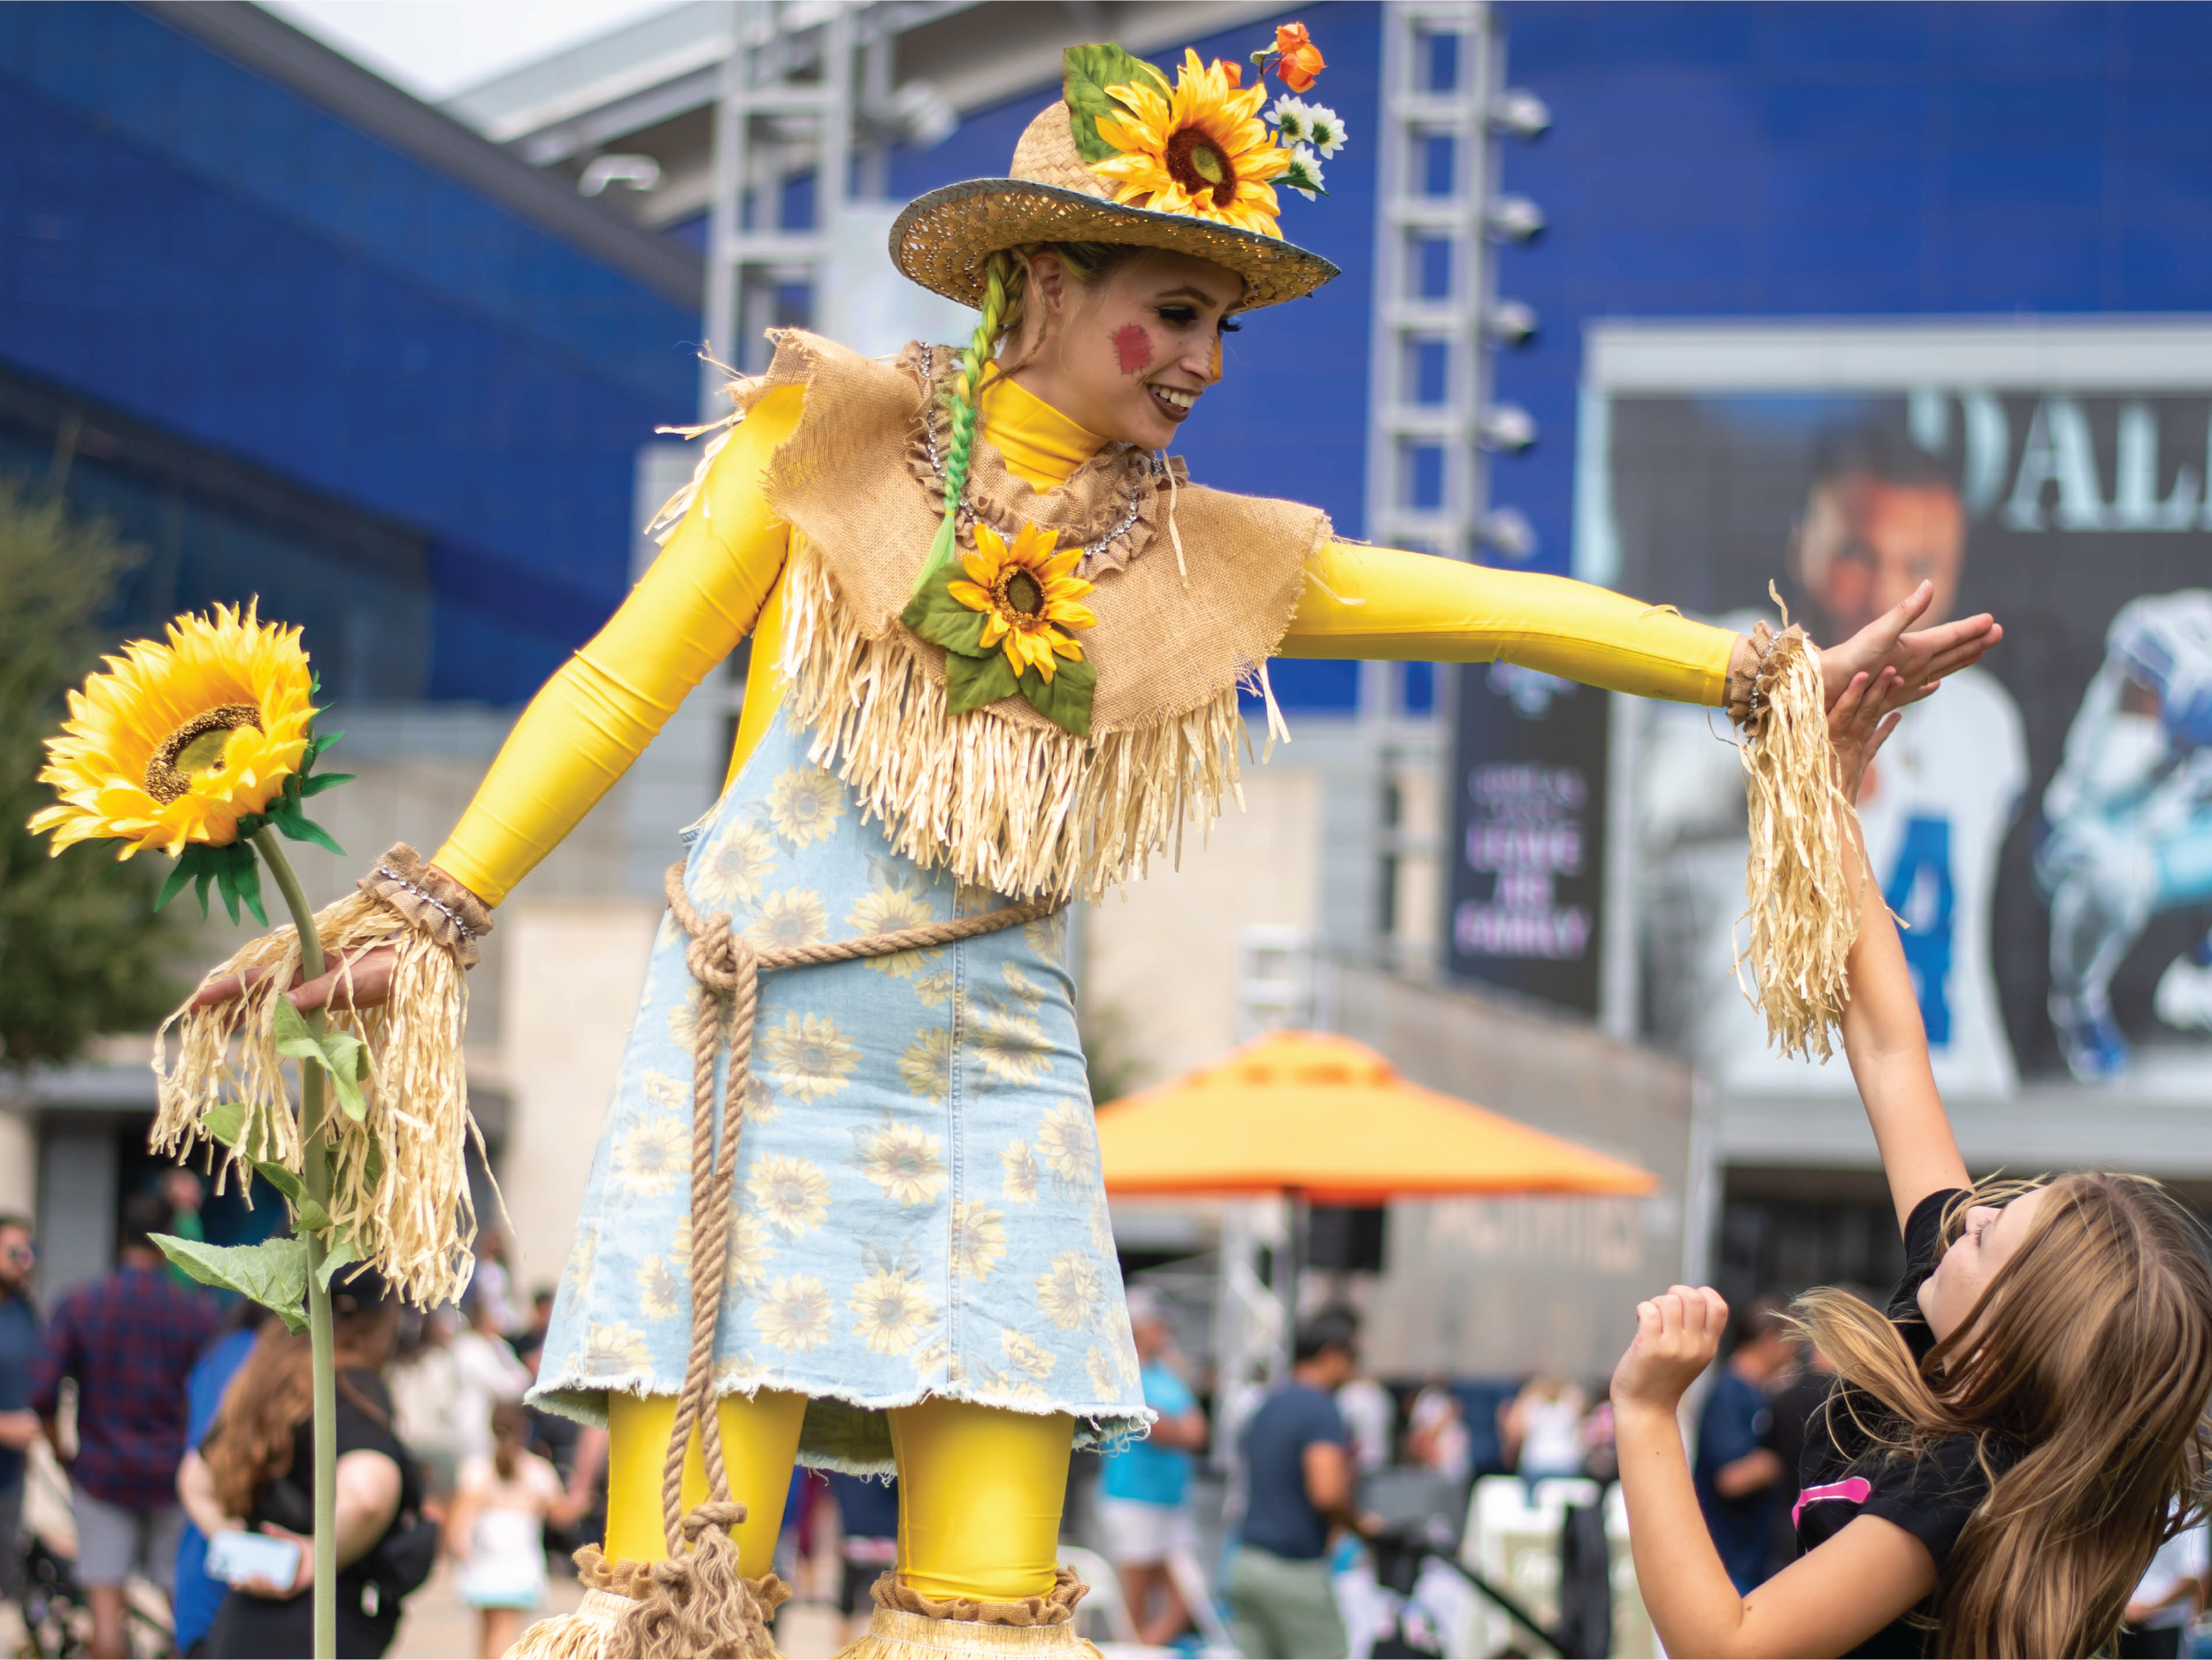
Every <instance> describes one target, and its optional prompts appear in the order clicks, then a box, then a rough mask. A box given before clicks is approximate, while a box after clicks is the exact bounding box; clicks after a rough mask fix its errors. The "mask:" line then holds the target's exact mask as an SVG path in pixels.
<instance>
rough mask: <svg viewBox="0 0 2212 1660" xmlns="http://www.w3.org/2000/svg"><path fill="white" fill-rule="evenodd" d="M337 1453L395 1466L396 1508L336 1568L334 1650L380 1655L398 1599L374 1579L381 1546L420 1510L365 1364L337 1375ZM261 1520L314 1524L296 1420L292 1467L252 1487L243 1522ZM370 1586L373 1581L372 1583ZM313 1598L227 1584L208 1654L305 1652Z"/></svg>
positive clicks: (306, 1424)
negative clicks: (365, 1545) (369, 1540)
mask: <svg viewBox="0 0 2212 1660" xmlns="http://www.w3.org/2000/svg"><path fill="white" fill-rule="evenodd" d="M335 1421H336V1425H337V1432H338V1456H340V1457H341V1458H342V1457H344V1456H346V1455H347V1454H348V1453H353V1452H377V1453H382V1454H383V1455H384V1456H386V1457H388V1458H389V1459H390V1460H392V1462H393V1463H395V1464H397V1465H398V1466H399V1510H398V1511H397V1512H396V1514H395V1515H394V1517H393V1518H392V1524H391V1526H389V1527H388V1528H386V1529H385V1532H384V1537H383V1538H382V1539H380V1540H379V1541H377V1543H376V1545H375V1546H374V1547H373V1548H372V1549H369V1550H368V1551H366V1552H365V1553H364V1554H363V1555H362V1556H359V1557H358V1558H357V1559H356V1560H355V1561H354V1562H353V1563H352V1564H350V1565H349V1566H348V1567H346V1568H344V1569H342V1570H341V1571H340V1572H339V1575H338V1652H339V1654H340V1655H341V1656H348V1655H379V1654H381V1653H382V1652H383V1651H384V1648H386V1646H388V1644H389V1643H390V1641H391V1639H392V1633H393V1632H394V1631H395V1629H396V1627H397V1625H398V1624H399V1598H398V1597H396V1596H394V1595H389V1594H388V1591H387V1590H386V1589H385V1588H384V1587H381V1586H380V1585H377V1584H376V1581H377V1580H378V1579H380V1571H382V1570H384V1569H385V1568H386V1565H387V1564H386V1563H385V1560H384V1554H383V1553H384V1549H385V1546H386V1545H387V1544H388V1543H389V1542H390V1541H391V1540H392V1537H393V1535H394V1534H395V1533H397V1532H399V1531H401V1530H402V1529H404V1528H406V1527H408V1526H411V1524H413V1522H414V1518H416V1517H417V1516H418V1514H419V1512H420V1510H421V1509H422V1476H421V1472H419V1470H418V1469H417V1468H416V1465H415V1460H414V1456H413V1455H412V1454H411V1453H410V1452H409V1451H408V1450H407V1449H406V1448H405V1447H404V1446H403V1445H402V1444H401V1441H400V1439H399V1437H398V1436H397V1435H396V1434H395V1433H393V1431H392V1403H391V1396H390V1395H388V1394H386V1393H385V1389H384V1380H383V1379H381V1378H380V1377H379V1376H378V1375H377V1374H376V1373H375V1372H372V1371H370V1370H368V1369H367V1368H365V1367H362V1368H353V1369H349V1370H348V1371H347V1372H345V1374H344V1375H343V1376H342V1377H341V1378H340V1379H339V1381H338V1410H337V1413H336V1418H335ZM264 1522H273V1523H274V1524H275V1525H276V1526H279V1527H282V1528H286V1529H288V1530H289V1531H290V1532H292V1533H299V1534H302V1535H303V1536H304V1535H311V1534H312V1533H314V1531H315V1428H314V1423H313V1420H311V1419H307V1420H303V1421H302V1422H301V1424H300V1426H299V1427H298V1428H297V1429H296V1430H294V1431H293V1432H292V1467H291V1469H289V1470H288V1471H287V1472H285V1473H284V1474H283V1475H280V1476H279V1477H277V1478H276V1479H273V1480H269V1481H264V1482H263V1483H262V1484H261V1485H260V1486H259V1487H256V1488H255V1489H254V1495H253V1508H252V1509H251V1510H250V1511H249V1512H248V1513H247V1517H246V1525H247V1526H249V1527H254V1528H258V1527H259V1526H261V1525H262V1524H263V1523H264ZM372 1587H374V1588H372ZM313 1614H314V1598H313V1597H311V1596H309V1595H305V1594H304V1593H303V1594H302V1595H298V1596H295V1597H290V1598H288V1599H286V1600H284V1601H281V1602H278V1601H273V1600H271V1599H268V1598H264V1597H258V1596H251V1595H248V1594H247V1593H245V1592H243V1591H233V1592H232V1593H231V1594H230V1595H228V1596H227V1597H225V1598H224V1599H223V1605H222V1607H221V1608H220V1609H219V1610H217V1613H216V1622H215V1629H214V1631H213V1632H212V1633H210V1635H211V1640H212V1641H215V1642H217V1643H219V1645H220V1646H219V1647H216V1648H211V1650H210V1652H211V1653H216V1654H224V1655H233V1656H243V1657H247V1660H250V1657H251V1656H283V1655H303V1654H308V1653H311V1652H312V1649H311V1647H309V1646H308V1645H310V1644H311V1641H312V1638H313V1634H314V1625H313Z"/></svg>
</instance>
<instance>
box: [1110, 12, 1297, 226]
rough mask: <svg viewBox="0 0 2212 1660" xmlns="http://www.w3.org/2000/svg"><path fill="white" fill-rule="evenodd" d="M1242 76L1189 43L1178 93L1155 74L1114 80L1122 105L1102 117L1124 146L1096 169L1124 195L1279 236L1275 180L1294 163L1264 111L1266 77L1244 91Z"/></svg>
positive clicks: (1113, 94)
mask: <svg viewBox="0 0 2212 1660" xmlns="http://www.w3.org/2000/svg"><path fill="white" fill-rule="evenodd" d="M1240 78H1241V77H1240V73H1239V71H1238V69H1237V66H1236V65H1234V64H1225V63H1223V62H1222V61H1221V60H1220V59H1219V58H1216V59H1215V60H1214V62H1213V63H1212V64H1211V65H1206V64H1202V63H1200V62H1199V61H1198V54H1197V53H1196V52H1195V51H1194V50H1191V49H1189V48H1188V47H1186V48H1185V49H1184V51H1183V66H1182V69H1181V71H1180V72H1179V73H1178V75H1177V77H1176V82H1175V90H1174V91H1173V92H1172V93H1167V92H1166V91H1165V90H1164V83H1163V82H1162V81H1160V80H1159V78H1158V76H1157V73H1150V74H1147V75H1145V76H1142V77H1140V78H1139V79H1137V80H1134V81H1130V82H1128V83H1126V84H1125V85H1121V86H1114V87H1109V88H1106V94H1107V96H1109V97H1110V98H1112V99H1113V100H1114V102H1115V103H1116V104H1119V105H1120V106H1121V110H1120V112H1118V113H1116V114H1110V115H1102V116H1100V117H1099V118H1098V119H1097V130H1098V135H1099V137H1101V138H1102V139H1104V140H1105V141H1106V142H1108V143H1109V144H1111V145H1112V146H1113V147H1114V149H1115V150H1117V151H1118V152H1119V153H1118V154H1117V155H1114V156H1112V157H1110V158H1108V159H1106V160H1104V161H1098V162H1094V163H1092V164H1091V171H1092V172H1094V173H1097V174H1098V175H1099V176H1100V177H1102V178H1104V179H1109V180H1111V181H1113V183H1114V200H1115V201H1117V202H1127V203H1133V204H1136V205H1137V206H1139V207H1148V208H1151V209H1152V210H1153V211H1156V212H1160V213H1185V214H1188V215H1190V216H1191V217H1193V218H1194V219H1214V220H1217V221H1218V222H1219V223H1221V224H1224V225H1233V226H1236V227H1238V228H1239V229H1240V230H1248V231H1257V232H1259V233H1260V234H1262V235H1263V236H1280V235H1281V234H1283V233H1282V227H1281V226H1280V225H1279V223H1278V222H1277V219H1278V216H1279V214H1280V213H1281V211H1282V207H1281V204H1279V202H1277V200H1276V199H1275V191H1274V188H1273V187H1271V185H1270V184H1269V183H1268V182H1267V181H1269V180H1271V179H1276V178H1279V177H1281V176H1282V175H1283V174H1284V173H1287V172H1288V171H1289V170H1290V166H1291V159H1292V158H1291V153H1290V151H1289V150H1286V149H1284V148H1283V147H1282V146H1281V145H1280V144H1278V143H1277V142H1275V135H1274V134H1273V133H1271V132H1270V131H1269V130H1268V127H1267V123H1266V122H1264V121H1263V120H1262V119H1260V111H1261V108H1262V106H1263V105H1264V104H1266V103H1267V88H1266V86H1265V85H1264V84H1262V85H1260V86H1256V87H1253V88H1250V89H1249V90H1245V89H1242V88H1240V87H1239V85H1238V82H1239V81H1240Z"/></svg>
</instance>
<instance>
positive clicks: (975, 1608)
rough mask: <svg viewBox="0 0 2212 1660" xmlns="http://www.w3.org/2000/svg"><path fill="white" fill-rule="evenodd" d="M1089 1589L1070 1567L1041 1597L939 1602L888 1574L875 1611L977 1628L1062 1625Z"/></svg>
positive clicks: (878, 1592)
mask: <svg viewBox="0 0 2212 1660" xmlns="http://www.w3.org/2000/svg"><path fill="white" fill-rule="evenodd" d="M1090 1589H1091V1587H1089V1586H1087V1585H1086V1584H1084V1583H1083V1581H1082V1580H1080V1579H1077V1578H1076V1577H1075V1570H1074V1569H1072V1568H1066V1567H1063V1568H1059V1569H1056V1570H1055V1572H1054V1580H1053V1587H1052V1589H1051V1590H1049V1591H1048V1592H1046V1593H1045V1594H1044V1595H1042V1596H1025V1597H1023V1598H1022V1599H1021V1600H1020V1601H1018V1602H983V1601H981V1600H980V1599H979V1598H976V1597H972V1596H955V1597H947V1598H945V1599H944V1600H942V1601H940V1600H939V1599H938V1598H936V1597H933V1596H929V1595H925V1594H924V1593H922V1592H920V1591H917V1590H916V1589H915V1588H914V1587H912V1586H910V1585H901V1584H900V1583H899V1576H898V1575H897V1574H896V1573H887V1574H885V1575H884V1576H883V1577H882V1578H881V1579H878V1580H877V1581H876V1584H875V1592H874V1595H875V1601H876V1606H877V1607H878V1608H887V1609H890V1610H894V1611H895V1612H897V1613H902V1614H918V1615H920V1616H921V1617H922V1618H924V1619H956V1620H964V1621H967V1622H968V1623H970V1624H972V1625H1066V1624H1067V1623H1068V1621H1070V1620H1071V1619H1073V1618H1075V1605H1076V1604H1077V1603H1078V1602H1081V1601H1082V1600H1083V1599H1084V1598H1085V1597H1086V1596H1087V1595H1090Z"/></svg>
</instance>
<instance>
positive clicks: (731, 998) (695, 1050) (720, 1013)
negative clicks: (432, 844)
mask: <svg viewBox="0 0 2212 1660" xmlns="http://www.w3.org/2000/svg"><path fill="white" fill-rule="evenodd" d="M665 886H666V888H667V892H668V908H669V910H670V911H672V912H673V913H674V914H675V918H676V920H677V921H678V922H679V923H680V924H681V925H682V926H683V930H684V932H685V933H686V934H689V935H690V936H691V943H690V944H689V945H688V946H687V947H686V948H685V950H684V963H685V965H686V966H687V967H688V968H689V969H690V970H691V977H692V979H694V980H696V981H698V983H699V992H700V1009H699V1024H698V1027H697V1029H696V1031H695V1033H694V1034H693V1036H692V1040H691V1218H692V1233H691V1353H690V1355H689V1356H687V1358H686V1360H685V1362H684V1387H683V1393H682V1394H681V1395H679V1396H677V1399H676V1422H675V1425H674V1427H673V1428H672V1429H671V1431H670V1432H669V1436H668V1461H667V1463H666V1464H664V1466H663V1467H662V1471H661V1520H662V1525H663V1526H664V1529H665V1531H666V1533H667V1534H668V1549H669V1554H670V1556H672V1557H677V1556H681V1554H682V1552H683V1549H684V1541H685V1539H686V1538H687V1537H689V1538H691V1539H692V1540H693V1541H696V1540H697V1536H698V1533H699V1532H700V1530H701V1529H702V1528H703V1527H708V1526H714V1527H722V1528H725V1529H726V1528H729V1527H731V1526H735V1525H736V1524H737V1523H738V1522H740V1521H741V1520H743V1519H744V1515H745V1510H744V1507H743V1506H742V1505H741V1504H735V1503H733V1502H732V1501H731V1498H730V1479H729V1472H728V1470H727V1469H726V1467H725V1465H724V1463H723V1458H722V1425H721V1418H720V1415H719V1414H718V1413H717V1412H715V1411H713V1410H711V1408H712V1404H713V1402H712V1395H713V1384H714V1333H715V1328H716V1326H718V1324H719V1323H720V1320H721V1318H722V1283H723V1280H724V1279H725V1278H726V1276H725V1274H724V1273H723V1272H722V1271H721V1264H723V1262H724V1261H725V1259H726V1257H727V1255H728V1252H729V1233H730V1198H731V1194H732V1190H733V1187H735V1184H736V1178H737V1138H738V1130H739V1127H740V1126H741V1123H742V1122H743V1119H744V1116H745V1087H746V1081H747V1080H748V1079H749V1077H750V1075H751V1070H752V1054H753V1022H754V1019H755V1018H756V1017H757V1015H758V1013H759V1010H760V976H761V973H762V972H763V971H764V970H766V969H776V968H812V967H816V966H818V965H819V964H826V963H849V962H853V961H855V960H856V959H858V958H861V957H889V956H891V955H893V954H894V953H895V952H899V951H913V950H921V949H927V948H929V947H932V946H939V945H952V944H956V943H957V942H958V941H962V940H972V939H975V938H977V937H978V936H979V935H981V934H996V933H998V932H999V931H1000V930H1001V929H1003V928H1013V927H1018V926H1021V925H1022V924H1023V923H1025V922H1034V921H1035V920H1036V919H1037V918H1040V917H1042V916H1046V915H1048V914H1050V913H1051V912H1052V911H1056V910H1057V909H1059V905H1060V902H1059V901H1057V900H1051V899H1032V900H1028V901H1025V903H1021V904H1018V905H1007V906H1005V907H1003V908H1002V909H1000V910H997V911H985V912H983V913H982V914H981V915H979V916H973V917H955V918H952V919H951V920H950V921H948V922H932V923H927V924H925V925H924V926H921V927H918V928H896V929H894V930H893V931H892V932H890V933H888V934H862V935H860V936H859V937H858V938H856V939H851V940H837V941H829V942H826V943H824V944H819V945H778V946H771V947H769V948H768V949H759V948H757V947H756V946H754V945H752V944H751V943H749V941H746V940H745V939H744V938H743V937H742V936H741V935H740V934H738V933H737V931H736V930H735V929H734V928H733V927H732V926H731V925H730V918H729V916H728V913H726V912H723V911H718V912H716V913H715V914H714V915H712V916H708V917H703V916H701V915H700V914H699V913H698V911H695V910H694V909H693V908H692V904H691V901H690V899H689V897H688V896H687V895H686V894H685V893H684V867H683V865H682V864H681V863H678V864H675V865H670V866H669V867H668V878H667V881H666V884H665ZM725 1024H727V1025H728V1026H729V1030H730V1070H729V1075H728V1077H727V1079H726V1080H725V1082H724V1086H723V1092H722V1122H723V1135H722V1146H721V1149H720V1151H719V1153H717V1151H716V1149H715V1146H714V1062H715V1057H716V1054H717V1052H718V1050H719V1049H720V1047H721V1035H722V1028H723V1026H724V1025H725ZM702 1263H704V1264H709V1267H708V1269H707V1272H704V1273H702V1272H700V1264H702ZM694 1428H696V1429H697V1430H698V1432H699V1447H700V1451H701V1452H702V1453H703V1455H704V1456H705V1460H706V1466H707V1502H706V1503H704V1504H703V1505H701V1506H699V1507H698V1509H697V1510H695V1511H694V1512H693V1513H692V1516H691V1517H690V1518H686V1517H685V1516H684V1514H683V1473H684V1454H685V1452H686V1450H687V1449H688V1447H689V1445H690V1442H691V1432H692V1430H693V1429H694Z"/></svg>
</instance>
